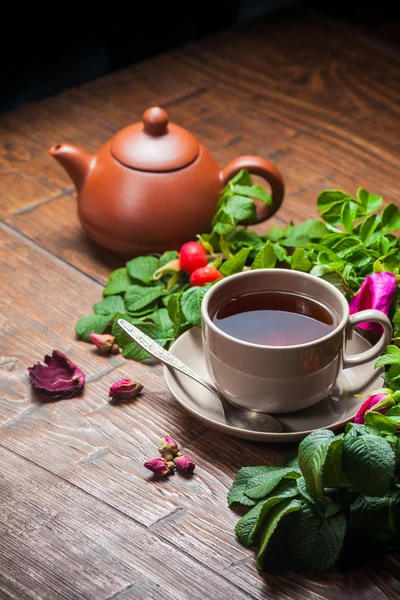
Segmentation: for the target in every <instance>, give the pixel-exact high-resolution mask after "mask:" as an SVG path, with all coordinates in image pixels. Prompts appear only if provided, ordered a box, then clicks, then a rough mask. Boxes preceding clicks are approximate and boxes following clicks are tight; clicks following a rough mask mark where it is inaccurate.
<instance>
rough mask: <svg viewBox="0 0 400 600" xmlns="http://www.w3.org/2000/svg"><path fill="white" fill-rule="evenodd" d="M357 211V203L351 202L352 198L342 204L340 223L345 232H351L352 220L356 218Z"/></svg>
mask: <svg viewBox="0 0 400 600" xmlns="http://www.w3.org/2000/svg"><path fill="white" fill-rule="evenodd" d="M357 213H358V204H356V203H355V202H353V201H352V200H348V201H347V202H344V204H343V205H342V211H341V215H340V218H341V220H342V225H343V228H344V230H345V231H347V233H352V232H353V222H354V221H355V219H356V216H357Z"/></svg>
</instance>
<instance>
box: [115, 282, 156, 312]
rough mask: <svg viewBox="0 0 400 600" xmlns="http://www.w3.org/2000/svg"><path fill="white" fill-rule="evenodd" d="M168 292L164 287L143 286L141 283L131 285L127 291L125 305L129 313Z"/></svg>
mask: <svg viewBox="0 0 400 600" xmlns="http://www.w3.org/2000/svg"><path fill="white" fill-rule="evenodd" d="M165 294H166V292H165V290H164V288H162V287H143V286H141V285H131V286H130V288H129V289H128V290H127V291H126V292H125V305H126V309H127V311H128V313H130V312H133V311H136V310H140V309H141V308H144V307H145V306H147V305H148V304H150V303H151V302H153V301H154V300H157V299H158V298H161V297H162V296H165Z"/></svg>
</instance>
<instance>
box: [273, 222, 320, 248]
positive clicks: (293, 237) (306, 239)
mask: <svg viewBox="0 0 400 600" xmlns="http://www.w3.org/2000/svg"><path fill="white" fill-rule="evenodd" d="M326 233H327V228H326V225H325V223H322V222H321V221H318V219H309V220H308V221H304V222H303V223H300V225H289V226H288V227H287V228H286V231H285V237H284V238H282V239H281V240H280V243H281V244H282V245H283V246H286V247H288V248H296V247H299V246H301V247H307V246H308V244H310V243H311V242H313V241H318V240H320V239H321V238H323V237H324V236H325V235H326Z"/></svg>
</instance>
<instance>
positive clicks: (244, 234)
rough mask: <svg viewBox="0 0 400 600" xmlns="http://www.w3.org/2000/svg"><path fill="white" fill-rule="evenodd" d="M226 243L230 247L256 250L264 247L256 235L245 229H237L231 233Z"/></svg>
mask: <svg viewBox="0 0 400 600" xmlns="http://www.w3.org/2000/svg"><path fill="white" fill-rule="evenodd" d="M228 242H229V244H230V245H236V244H240V245H242V246H246V247H247V246H253V248H255V249H256V250H259V249H260V248H261V247H262V246H263V245H264V242H263V241H262V239H261V238H260V237H259V236H258V235H257V234H256V233H254V232H253V231H250V230H249V229H245V228H243V229H237V230H236V231H234V232H233V233H231V234H230V236H229V238H228Z"/></svg>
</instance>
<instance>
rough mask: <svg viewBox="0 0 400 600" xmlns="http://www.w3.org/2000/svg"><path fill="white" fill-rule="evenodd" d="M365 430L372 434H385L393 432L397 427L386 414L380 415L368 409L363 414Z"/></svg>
mask: <svg viewBox="0 0 400 600" xmlns="http://www.w3.org/2000/svg"><path fill="white" fill-rule="evenodd" d="M364 425H365V431H366V432H367V433H371V434H373V435H385V434H388V433H394V432H395V431H396V429H397V427H396V424H395V423H393V422H392V421H391V420H390V419H389V418H388V417H387V416H386V415H381V414H380V413H378V412H374V411H368V412H367V413H366V414H365V416H364Z"/></svg>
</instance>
